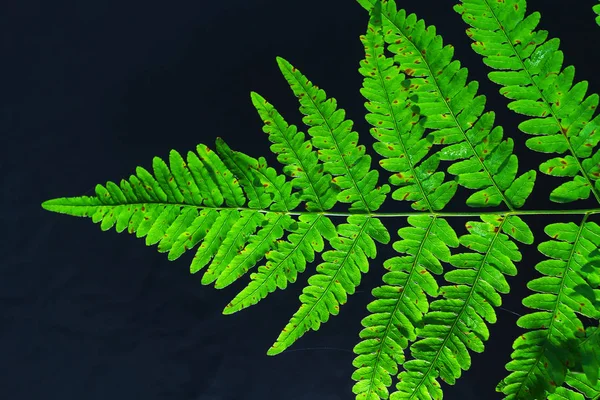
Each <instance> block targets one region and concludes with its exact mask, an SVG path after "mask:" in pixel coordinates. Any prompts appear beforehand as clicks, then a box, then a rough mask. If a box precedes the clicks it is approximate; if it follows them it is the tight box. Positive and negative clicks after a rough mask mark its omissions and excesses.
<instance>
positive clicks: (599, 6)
mask: <svg viewBox="0 0 600 400" xmlns="http://www.w3.org/2000/svg"><path fill="white" fill-rule="evenodd" d="M592 9H593V10H594V12H595V13H596V15H597V16H596V23H597V24H598V26H600V4H596V5H595V6H594V7H592Z"/></svg>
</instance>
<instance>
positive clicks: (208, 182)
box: [42, 0, 600, 400]
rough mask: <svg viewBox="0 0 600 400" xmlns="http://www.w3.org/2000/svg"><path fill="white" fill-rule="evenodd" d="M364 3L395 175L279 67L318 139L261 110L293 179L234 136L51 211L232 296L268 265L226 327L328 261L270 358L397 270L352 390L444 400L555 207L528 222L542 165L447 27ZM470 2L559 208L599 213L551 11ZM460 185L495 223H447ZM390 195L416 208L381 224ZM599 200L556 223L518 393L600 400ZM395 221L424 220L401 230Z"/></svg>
mask: <svg viewBox="0 0 600 400" xmlns="http://www.w3.org/2000/svg"><path fill="white" fill-rule="evenodd" d="M358 3H359V4H360V5H361V6H362V7H363V8H365V9H366V10H367V11H368V14H369V22H368V24H367V30H366V33H365V34H364V35H363V36H361V37H360V40H361V42H362V44H363V46H364V49H365V59H364V60H362V61H361V62H360V68H359V72H360V74H361V75H362V76H363V84H362V88H361V89H360V92H361V94H362V95H363V96H364V97H365V99H366V102H365V108H366V111H367V113H366V120H367V122H368V123H369V125H370V126H371V128H370V134H371V135H372V136H373V138H374V139H375V143H374V146H373V149H374V151H375V153H376V154H377V155H378V160H379V165H380V167H381V169H380V170H379V169H376V168H374V167H373V162H372V161H373V159H372V157H371V155H369V154H368V152H367V149H366V148H365V146H364V145H361V144H360V143H359V139H360V135H359V134H358V133H357V132H356V131H354V130H353V122H352V121H351V120H350V119H347V117H346V113H345V111H344V110H343V109H342V108H339V107H338V104H337V101H336V100H335V99H334V98H332V97H328V96H327V94H326V93H325V91H324V90H323V89H320V88H318V87H317V86H316V85H315V84H313V83H312V82H311V81H310V80H309V79H308V78H307V77H306V76H305V75H304V74H303V73H302V72H300V70H299V69H297V68H296V67H294V66H293V65H292V64H291V63H290V62H288V61H287V60H284V59H283V58H277V63H278V65H279V68H280V70H281V72H282V74H283V77H284V78H285V79H286V81H287V82H288V84H289V86H290V88H291V90H292V92H293V94H294V95H295V96H296V97H297V98H298V100H299V103H300V112H301V113H302V114H303V119H302V120H303V122H304V124H305V125H306V126H307V127H308V129H307V134H308V135H305V134H304V133H303V132H301V131H300V130H299V129H298V128H297V127H296V126H294V125H290V124H289V123H288V122H286V120H285V118H284V117H283V116H282V115H281V114H280V113H279V112H278V111H277V109H276V108H275V107H274V106H273V105H272V104H271V103H269V102H268V101H267V100H266V99H265V98H264V97H262V96H261V95H260V94H258V93H254V92H253V93H251V100H252V103H253V105H254V107H255V108H256V110H257V112H258V115H259V117H260V119H261V120H262V121H263V123H264V126H263V131H264V132H265V133H266V134H267V135H268V139H269V140H270V142H271V151H272V152H273V153H275V154H276V156H277V160H278V161H279V162H280V163H281V164H282V171H283V174H280V173H279V172H278V170H277V169H276V168H274V167H272V166H268V165H267V163H266V160H265V159H264V158H262V157H260V158H258V159H255V158H253V157H250V156H248V155H246V154H243V153H241V152H239V151H235V150H232V149H231V148H230V147H229V146H228V145H227V144H226V143H225V142H224V141H223V140H222V139H217V141H216V145H215V150H214V151H213V150H211V149H209V148H208V147H207V146H204V145H198V146H197V148H196V151H195V152H192V151H190V152H188V153H187V154H186V156H185V158H184V157H183V156H182V155H181V154H179V153H178V152H176V151H175V150H172V151H171V152H170V154H169V159H168V163H167V162H165V161H163V160H162V159H160V158H158V157H155V158H154V160H153V163H152V172H149V171H147V170H146V169H144V168H142V167H138V168H137V169H136V171H135V174H134V175H131V176H130V177H129V179H123V180H121V182H120V183H119V184H118V185H117V184H116V183H113V182H107V183H106V184H105V185H97V186H96V195H95V196H91V197H90V196H82V197H69V198H64V197H63V198H57V199H53V200H48V201H46V202H44V203H43V204H42V206H43V207H44V208H45V209H47V210H50V211H55V212H59V213H64V214H69V215H73V216H80V217H91V218H92V220H93V221H94V222H96V223H99V224H100V227H101V229H102V230H108V229H110V228H112V227H115V229H116V231H117V232H122V231H125V230H127V231H128V232H129V233H132V234H133V233H135V234H136V236H137V237H138V238H142V237H145V241H146V244H147V245H148V246H150V245H155V244H156V245H157V247H158V251H159V252H163V253H168V254H167V256H168V259H169V260H175V259H177V258H179V257H180V256H181V255H182V254H184V253H185V252H186V251H194V254H195V255H194V257H193V260H192V262H191V265H190V271H191V272H192V273H197V272H200V271H201V270H203V269H204V272H203V276H202V280H201V282H202V284H204V285H207V284H211V283H214V285H215V288H217V289H222V288H225V287H226V286H229V285H231V284H232V283H233V282H235V281H236V280H237V279H240V278H242V277H243V276H244V275H246V274H247V273H249V272H250V271H252V270H253V269H254V272H250V274H249V276H250V279H249V282H248V284H247V286H246V287H245V288H244V289H242V290H241V291H240V292H239V293H238V294H237V295H236V296H235V297H234V298H233V299H232V300H231V301H230V302H229V304H227V305H226V306H225V308H224V310H223V313H224V314H231V313H234V312H237V311H240V310H242V309H244V308H247V307H250V306H253V305H255V304H257V303H258V302H259V301H260V300H262V299H264V298H265V297H266V296H267V295H268V294H269V293H272V292H274V291H275V290H276V289H278V288H279V289H285V288H286V287H287V285H288V283H294V282H296V280H297V278H298V274H300V273H303V272H305V271H306V269H307V268H306V267H307V263H312V262H314V261H316V260H318V265H317V266H316V270H315V272H314V273H312V274H311V276H310V277H309V278H308V284H307V286H306V287H304V289H303V290H302V294H301V295H300V298H299V300H300V302H299V307H298V309H297V311H296V312H295V313H294V314H293V315H292V317H291V318H290V320H289V322H288V324H287V325H286V326H285V327H284V328H283V329H282V331H281V333H280V334H279V336H278V337H277V339H276V340H275V341H274V343H273V345H272V346H271V348H270V349H269V350H268V352H267V353H268V354H269V355H275V354H278V353H281V352H282V351H284V350H285V349H287V348H288V347H290V346H292V345H293V344H294V343H295V342H296V341H297V340H298V339H300V338H301V337H302V336H303V335H304V334H305V333H306V332H308V331H309V330H311V329H312V330H318V329H319V327H320V326H321V324H322V323H325V322H327V321H328V320H329V318H330V316H332V315H333V316H335V315H337V314H338V313H339V312H340V307H341V306H342V305H343V304H345V303H346V302H347V301H348V296H349V295H352V294H353V293H354V292H355V290H356V287H357V286H358V285H359V284H360V282H361V279H362V274H365V273H367V272H368V271H369V268H370V267H371V268H372V267H376V268H377V267H379V266H380V265H383V267H384V268H385V269H386V270H387V271H388V272H387V273H385V275H384V276H383V284H382V285H381V286H379V287H376V288H374V289H373V291H372V295H373V297H374V299H373V301H372V302H371V303H370V304H369V305H368V306H367V309H368V311H369V313H370V314H369V315H368V316H367V317H365V318H364V319H363V320H362V322H361V323H362V326H363V329H362V330H361V331H360V341H359V343H358V344H357V345H356V346H355V347H354V353H355V354H356V358H355V359H354V361H353V366H354V367H355V368H356V370H355V372H354V373H353V375H352V379H353V380H355V381H356V383H355V384H354V387H353V392H354V394H355V395H356V398H357V399H360V400H363V399H364V400H378V399H387V398H391V399H419V400H425V399H441V398H442V396H443V389H442V384H441V382H440V380H441V381H444V382H445V383H446V384H455V383H456V380H457V379H458V378H460V376H461V374H462V371H465V370H468V369H469V368H470V367H471V352H477V353H480V352H483V351H484V350H485V342H486V341H487V340H488V338H489V337H490V334H491V333H490V329H489V326H490V324H493V323H495V322H496V311H495V308H497V307H499V306H500V305H501V304H502V295H505V294H508V293H509V291H510V287H509V285H508V281H507V279H506V277H507V276H514V275H516V274H517V270H518V268H517V264H518V262H519V261H521V258H522V255H521V250H520V249H521V248H522V246H523V244H526V245H530V244H533V243H535V242H536V241H535V239H534V237H533V233H532V231H531V229H530V228H529V226H528V225H527V222H526V220H527V215H529V214H536V213H537V212H539V211H535V210H523V209H522V207H523V206H524V205H525V204H526V202H527V199H528V197H529V196H530V194H531V193H532V191H533V190H534V184H535V179H536V171H534V170H530V171H519V162H518V156H517V154H515V153H514V151H513V150H514V141H513V139H512V138H507V137H505V135H504V132H503V128H502V127H501V126H499V125H495V114H494V112H493V111H486V109H485V108H486V98H485V96H484V95H481V94H479V93H478V89H479V85H478V83H477V82H475V81H470V80H469V79H468V71H467V69H466V68H464V67H462V66H461V64H460V62H459V61H457V60H454V51H453V47H452V46H451V45H444V43H443V40H442V37H441V36H440V35H438V34H437V33H436V30H435V28H434V27H433V26H428V25H427V24H426V23H425V22H424V21H423V20H421V19H419V18H417V17H416V16H415V15H414V14H409V13H407V12H406V11H405V10H401V9H398V8H397V6H396V4H395V2H394V1H391V0H390V1H381V0H358ZM454 8H455V10H456V11H457V12H458V13H459V14H460V15H461V16H462V18H463V20H464V21H465V22H466V23H467V24H468V25H470V28H469V29H468V30H467V33H468V35H469V37H471V38H472V39H473V40H474V41H475V43H473V49H474V50H475V51H476V52H477V53H479V54H481V55H482V56H483V62H484V63H485V64H486V65H488V66H489V67H491V68H492V69H493V70H494V71H493V72H491V73H490V74H489V78H490V79H491V80H492V81H493V82H495V83H497V84H499V85H500V86H501V87H502V88H501V93H502V94H503V95H505V96H506V97H508V98H509V99H511V100H512V101H511V103H510V104H509V108H510V109H511V110H514V111H515V112H517V113H519V114H522V115H525V116H527V117H529V118H528V119H526V120H525V121H524V122H522V123H521V124H520V125H519V128H520V130H521V131H522V132H524V133H526V134H529V135H533V136H532V137H530V138H529V139H527V141H526V142H525V143H526V145H527V147H528V148H529V149H531V150H534V151H537V152H542V153H549V154H552V158H548V159H547V160H545V161H544V162H543V163H541V165H540V166H539V171H540V172H542V173H544V174H547V175H550V176H555V177H559V178H561V179H562V180H563V183H562V184H557V186H555V188H554V190H553V191H552V193H551V195H550V199H551V200H553V201H555V202H557V203H567V202H569V203H570V202H574V201H577V200H581V199H588V198H591V199H593V200H595V201H596V202H597V203H600V151H599V150H598V148H597V144H598V142H599V141H600V130H599V129H598V124H599V122H600V117H599V116H598V115H597V114H596V111H595V109H596V107H597V105H598V100H599V98H598V95H596V94H591V95H586V93H587V89H588V84H587V82H585V81H582V82H578V83H574V68H573V67H572V66H568V67H566V68H563V67H562V64H563V53H562V52H561V51H560V50H558V44H559V42H558V39H548V33H547V32H545V31H536V30H535V28H536V26H537V24H538V22H539V20H540V15H539V13H532V14H529V15H527V13H526V10H525V8H526V2H525V0H503V1H490V0H462V1H460V2H459V4H456V5H455V7H454ZM594 9H595V10H596V11H598V6H596V7H595V8H594ZM517 140H520V138H518V139H517ZM442 165H443V166H444V168H445V170H444V168H442ZM380 174H381V176H380ZM382 181H387V182H389V185H388V184H382ZM390 185H391V186H390ZM459 187H462V188H463V189H461V190H466V191H468V192H469V195H468V197H467V200H466V205H467V206H469V207H478V208H479V209H478V210H477V211H471V212H447V211H445V208H446V207H447V205H448V204H450V202H451V201H452V199H453V197H454V196H455V194H456V193H457V190H458V189H459ZM390 193H391V194H390ZM388 194H390V196H389V197H390V198H391V200H390V199H388V202H393V201H403V202H409V203H410V206H411V208H412V211H410V210H409V211H408V212H397V213H382V212H381V211H380V208H381V206H382V205H383V204H384V202H385V201H386V199H387V198H388ZM394 204H395V206H399V205H401V204H402V203H394ZM596 206H597V208H592V209H586V210H573V209H566V210H563V211H560V210H558V211H553V212H546V215H552V214H559V213H561V212H569V213H571V214H580V216H576V217H577V218H578V220H577V221H576V222H568V223H564V222H562V223H555V222H550V223H548V224H547V226H546V227H545V233H546V234H547V235H548V236H549V237H550V239H551V240H549V241H545V242H539V241H538V242H539V244H538V246H537V248H538V250H539V252H540V253H541V254H542V255H543V256H544V257H545V258H546V259H545V260H544V261H542V262H540V263H538V264H537V265H536V267H535V268H536V270H537V271H538V272H539V273H540V274H541V276H540V277H537V278H535V279H533V280H531V281H530V282H529V283H528V285H527V286H528V288H529V289H530V290H531V291H532V292H534V293H533V294H531V295H530V296H528V297H526V298H525V299H524V300H523V304H524V305H525V306H527V307H529V308H530V309H531V312H530V313H529V314H526V315H524V316H522V317H521V318H520V319H519V320H518V322H517V323H518V326H519V327H521V328H523V329H525V330H526V332H525V333H523V334H522V335H521V336H519V337H518V338H517V339H516V340H515V342H514V345H513V353H512V355H511V358H512V361H510V362H509V363H508V364H507V365H506V369H507V370H508V372H509V374H508V376H507V377H506V378H504V379H503V380H502V381H501V382H500V383H499V384H498V386H497V388H496V389H497V390H498V391H499V392H502V393H503V394H504V395H505V396H506V398H507V399H544V398H548V399H584V398H595V399H598V398H600V379H599V372H598V371H599V370H600V351H599V350H598V349H599V348H600V333H599V332H600V328H597V327H596V326H586V325H585V324H586V323H587V322H589V321H595V323H596V325H597V321H598V320H599V319H600V270H599V268H600V252H599V250H598V248H599V247H600V226H598V224H597V223H596V222H594V221H593V219H594V218H595V217H597V215H598V214H600V208H598V207H600V204H597V205H596ZM334 207H337V208H340V209H344V210H345V211H342V212H338V211H335V212H334V211H332V209H333V208H334ZM484 207H485V208H484ZM337 208H336V210H337ZM581 215H582V216H583V217H581ZM457 216H458V217H461V216H462V217H465V216H468V217H470V219H469V220H468V221H467V222H466V224H465V225H464V228H463V227H461V226H460V224H456V223H454V221H451V219H452V217H457ZM383 217H386V218H389V217H396V218H404V217H408V218H407V219H406V223H405V224H404V226H403V227H402V228H400V229H399V230H398V232H397V236H396V235H390V233H389V232H388V229H387V228H386V226H385V224H384V220H385V219H384V218H383ZM403 221H404V219H403ZM390 241H393V244H392V247H393V249H394V251H395V252H396V255H394V256H393V257H390V258H388V259H386V260H378V262H376V263H374V264H370V260H372V259H376V258H377V244H376V243H379V244H380V245H381V244H383V245H386V244H388V243H389V242H390ZM440 282H442V283H440ZM492 333H493V332H492ZM407 349H408V350H409V352H407V351H406V350H407ZM407 353H409V354H407ZM393 377H397V378H398V382H397V383H396V384H395V385H394V386H392V378H393Z"/></svg>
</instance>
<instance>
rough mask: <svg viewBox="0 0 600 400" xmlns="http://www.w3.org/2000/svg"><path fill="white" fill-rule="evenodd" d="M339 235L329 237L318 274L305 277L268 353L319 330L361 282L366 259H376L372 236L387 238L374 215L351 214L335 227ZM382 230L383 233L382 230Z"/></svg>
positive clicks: (336, 312) (365, 270)
mask: <svg viewBox="0 0 600 400" xmlns="http://www.w3.org/2000/svg"><path fill="white" fill-rule="evenodd" d="M337 231H338V236H337V237H334V238H332V239H331V240H330V244H331V247H332V248H333V250H330V251H326V252H325V253H323V261H324V262H323V263H321V264H319V265H318V266H317V274H315V275H313V276H311V277H310V278H308V286H306V287H305V288H304V289H303V290H302V294H301V295H300V301H301V302H302V305H301V306H300V309H299V310H298V311H296V313H294V315H293V316H292V318H291V319H290V322H289V323H288V324H287V325H286V326H285V328H284V329H283V331H282V332H281V334H280V335H279V337H278V338H277V340H276V341H275V343H274V344H273V345H272V346H271V348H270V349H269V350H268V352H267V354H269V355H275V354H279V353H281V352H282V351H284V350H285V349H286V348H288V347H289V346H291V345H292V343H294V342H295V341H296V340H298V339H299V338H300V337H301V336H302V335H303V334H304V333H306V332H307V331H308V330H309V329H313V330H318V329H319V326H320V325H321V323H322V322H327V321H328V320H329V315H337V314H338V313H339V306H340V305H341V304H344V303H346V301H347V295H348V294H353V293H354V290H355V288H356V286H358V284H359V283H360V280H361V273H367V272H368V269H369V262H368V259H367V258H375V256H376V255H377V251H376V248H375V242H374V241H373V239H377V240H381V242H382V243H384V244H385V243H387V242H388V241H389V234H387V231H386V229H385V227H384V226H383V225H382V224H381V222H380V221H379V220H378V219H377V218H371V217H368V216H360V215H354V216H350V217H348V223H347V224H341V225H338V227H337ZM384 232H385V233H384Z"/></svg>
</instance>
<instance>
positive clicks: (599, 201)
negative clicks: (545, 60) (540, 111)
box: [483, 0, 600, 204]
mask: <svg viewBox="0 0 600 400" xmlns="http://www.w3.org/2000/svg"><path fill="white" fill-rule="evenodd" d="M483 2H484V3H485V5H486V7H487V8H488V10H489V11H490V14H491V15H492V16H493V17H494V20H495V21H496V23H497V24H498V26H499V27H500V31H501V32H502V33H503V34H504V37H505V38H506V42H507V43H508V44H509V45H510V48H511V49H512V51H513V53H514V54H515V56H516V58H517V60H519V63H520V64H521V68H522V70H523V71H524V72H525V73H526V74H527V77H528V78H529V80H530V81H531V84H532V86H533V87H534V88H535V89H536V90H537V92H538V93H539V96H540V99H542V101H543V102H544V104H545V105H546V106H547V107H548V110H550V114H551V115H552V118H553V119H554V120H555V121H556V125H557V126H558V127H559V128H560V132H561V133H562V135H563V136H564V137H565V140H566V142H567V145H568V146H569V152H570V153H571V154H572V155H573V158H574V159H575V161H576V162H577V166H578V167H579V171H581V174H582V175H583V178H584V179H585V180H586V181H587V183H588V185H590V190H591V191H592V193H593V194H594V197H595V198H596V201H597V202H598V203H599V204H600V194H599V193H598V191H597V190H596V188H595V187H594V183H593V182H592V180H591V179H590V177H589V176H588V174H587V172H586V171H585V169H583V165H581V161H580V160H579V157H577V155H576V154H575V150H573V146H572V145H571V141H570V140H569V137H568V136H567V134H566V132H565V131H564V130H563V127H562V125H561V124H560V119H559V118H558V116H557V115H556V112H555V111H554V109H553V108H552V106H551V104H550V102H549V101H548V99H546V96H544V94H543V93H542V90H541V89H540V87H539V86H538V85H537V83H536V81H535V80H534V79H533V77H532V76H531V74H530V73H529V69H527V68H526V67H525V63H524V61H523V58H522V57H521V56H520V55H519V53H518V52H517V50H516V49H515V46H514V44H513V42H512V40H511V39H510V37H509V36H508V34H507V33H506V30H505V29H504V26H503V25H502V24H501V23H500V20H499V19H498V16H497V15H496V14H495V13H494V10H493V9H492V7H491V6H490V4H489V0H484V1H483Z"/></svg>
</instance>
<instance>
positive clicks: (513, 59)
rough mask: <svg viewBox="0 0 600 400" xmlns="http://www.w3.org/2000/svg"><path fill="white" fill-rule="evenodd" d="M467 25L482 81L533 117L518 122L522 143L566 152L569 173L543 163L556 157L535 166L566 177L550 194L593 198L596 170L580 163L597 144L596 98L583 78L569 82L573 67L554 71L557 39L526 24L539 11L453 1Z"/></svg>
mask: <svg viewBox="0 0 600 400" xmlns="http://www.w3.org/2000/svg"><path fill="white" fill-rule="evenodd" d="M454 9H455V10H456V12H458V13H459V14H461V15H462V18H463V20H464V21H465V22H466V23H467V24H468V25H470V26H471V28H469V29H467V33H468V35H469V37H470V38H471V39H473V40H474V41H475V43H473V44H472V48H473V50H474V51H475V52H477V53H479V54H481V55H482V56H483V57H484V58H483V61H484V63H485V64H486V65H488V66H489V67H491V68H492V69H495V70H497V71H494V72H491V73H490V74H489V75H488V76H489V78H490V80H492V81H493V82H495V83H497V84H499V85H501V86H502V89H501V90H500V93H501V94H503V95H504V96H505V97H507V98H509V99H511V100H513V101H512V102H511V103H510V104H509V108H510V109H511V110H513V111H515V112H517V113H520V114H523V115H526V116H530V117H534V118H531V119H528V120H526V121H523V122H522V123H521V124H520V125H519V129H521V131H523V132H525V133H527V134H531V135H535V137H533V138H530V139H528V140H527V142H526V145H527V146H528V147H529V148H530V149H532V150H534V151H539V152H544V153H558V154H563V153H565V152H568V153H570V154H569V156H570V159H569V161H570V162H571V166H570V168H569V173H568V174H565V173H564V171H563V170H561V169H556V168H550V167H552V166H557V165H558V164H557V163H560V162H561V160H564V158H566V157H557V158H554V159H551V160H549V161H548V163H545V164H542V166H540V171H541V172H544V173H547V174H549V175H553V176H562V177H564V176H569V177H571V176H573V177H574V179H573V180H571V181H569V182H567V183H565V184H563V185H561V186H559V187H558V188H557V189H555V190H554V191H553V192H552V195H551V197H550V199H551V200H552V201H556V202H559V203H566V202H572V201H575V200H578V199H586V198H588V197H589V196H590V193H592V194H593V196H594V197H595V199H596V201H598V202H600V186H599V185H598V184H597V181H598V179H600V173H599V172H598V171H597V170H596V169H595V168H597V167H596V165H597V161H598V159H599V158H600V154H598V152H596V153H595V154H594V159H595V160H596V164H594V162H587V163H586V161H588V160H589V157H590V155H591V153H592V149H593V148H594V147H595V146H596V145H597V144H598V141H600V129H599V128H600V126H599V125H600V116H599V115H596V116H595V117H594V114H595V110H596V108H597V106H598V101H599V98H598V95H597V94H592V95H590V96H588V97H585V96H586V91H587V87H588V84H587V82H586V81H582V82H578V83H576V84H573V78H574V74H575V68H574V67H573V66H568V67H566V68H564V69H563V68H562V65H563V53H562V51H560V50H559V49H558V47H559V40H558V39H550V40H546V39H547V36H548V32H546V31H543V30H540V31H535V30H534V29H535V28H536V26H537V25H538V23H539V21H540V14H539V13H537V12H534V13H532V14H530V15H528V16H525V9H526V2H525V0H506V1H501V2H500V1H487V0H461V4H458V5H456V6H455V7H454Z"/></svg>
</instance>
